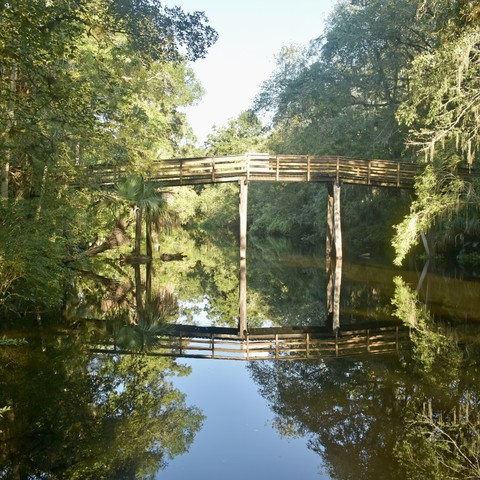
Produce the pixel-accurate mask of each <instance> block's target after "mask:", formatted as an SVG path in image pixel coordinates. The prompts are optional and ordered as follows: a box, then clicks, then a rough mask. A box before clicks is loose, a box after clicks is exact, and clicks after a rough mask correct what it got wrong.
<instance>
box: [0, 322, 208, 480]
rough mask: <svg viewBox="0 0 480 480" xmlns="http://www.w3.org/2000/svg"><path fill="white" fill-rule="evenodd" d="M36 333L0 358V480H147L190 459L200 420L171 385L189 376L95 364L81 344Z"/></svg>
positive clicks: (142, 363)
mask: <svg viewBox="0 0 480 480" xmlns="http://www.w3.org/2000/svg"><path fill="white" fill-rule="evenodd" d="M39 333H40V334H41V335H42V337H43V338H41V339H36V338H33V337H31V338H32V340H31V341H30V342H29V345H28V347H17V348H16V349H15V352H8V353H7V352H6V351H5V350H2V351H0V355H1V356H2V362H1V365H2V367H1V368H0V385H1V389H0V391H1V393H0V397H1V398H0V402H1V404H2V405H5V404H6V405H7V406H8V407H9V411H7V412H6V413H5V414H4V418H2V419H0V422H1V430H2V437H1V438H0V442H1V445H2V447H1V448H0V452H1V453H0V463H1V464H2V472H1V474H0V475H2V476H3V477H2V478H11V477H13V476H14V475H17V476H20V477H22V478H27V477H32V476H35V477H41V478H52V479H53V478H55V479H64V478H65V479H67V478H68V479H72V478H75V479H90V478H92V479H93V478H105V479H109V478H112V479H113V478H153V475H155V473H156V472H157V471H158V469H160V468H162V467H164V466H165V465H166V463H167V462H168V460H169V459H170V458H173V457H174V456H176V455H179V454H182V453H184V452H185V451H186V450H187V449H188V447H189V445H190V444H191V442H192V441H193V437H194V435H195V433H196V432H197V431H198V430H199V429H200V427H201V424H202V421H203V416H202V415H201V413H200V412H199V411H198V409H196V408H195V407H188V406H187V405H186V404H185V397H184V395H183V394H182V393H181V392H179V391H178V390H176V389H174V388H173V386H172V384H171V381H170V377H172V376H174V375H185V374H188V373H189V372H188V369H186V368H185V367H182V366H180V365H176V364H175V363H174V362H173V361H171V360H169V359H163V360H162V359H153V358H146V357H143V356H123V357H121V356H108V355H105V356H98V355H93V354H92V353H88V352H86V351H84V350H83V351H82V348H81V343H80V342H81V341H82V338H79V339H78V340H80V342H78V340H75V339H74V337H73V335H68V334H63V335H61V336H57V337H55V336H53V335H52V334H51V333H50V332H47V331H44V332H39ZM77 336H78V332H77ZM80 337H81V336H80Z"/></svg>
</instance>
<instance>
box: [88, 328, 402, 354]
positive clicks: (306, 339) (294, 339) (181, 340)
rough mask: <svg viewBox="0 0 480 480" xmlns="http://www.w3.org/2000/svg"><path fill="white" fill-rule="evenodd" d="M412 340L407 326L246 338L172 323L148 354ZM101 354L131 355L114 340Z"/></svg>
mask: <svg viewBox="0 0 480 480" xmlns="http://www.w3.org/2000/svg"><path fill="white" fill-rule="evenodd" d="M408 344H409V330H408V329H407V328H405V327H402V326H398V325H390V326H383V327H379V326H371V328H367V327H365V326H361V327H350V328H348V329H347V330H343V331H341V332H338V331H337V332H335V333H332V331H331V330H329V329H327V328H325V327H290V328H288V327H287V328H285V327H282V328H255V329H251V330H250V331H249V333H248V335H246V336H242V335H239V333H238V330H236V329H233V328H221V327H194V326H187V325H172V326H171V332H170V334H169V335H162V336H158V337H156V339H155V341H154V342H153V343H152V345H151V347H150V348H149V349H148V355H153V356H172V357H182V358H213V359H223V360H245V361H250V360H303V359H319V358H328V357H345V356H354V355H374V354H383V353H393V352H398V351H399V350H400V349H401V348H402V347H405V346H408ZM93 351H95V352H98V353H132V352H129V351H126V350H122V349H121V347H119V346H117V345H115V344H114V343H111V344H110V345H108V348H106V346H104V347H102V348H96V349H93Z"/></svg>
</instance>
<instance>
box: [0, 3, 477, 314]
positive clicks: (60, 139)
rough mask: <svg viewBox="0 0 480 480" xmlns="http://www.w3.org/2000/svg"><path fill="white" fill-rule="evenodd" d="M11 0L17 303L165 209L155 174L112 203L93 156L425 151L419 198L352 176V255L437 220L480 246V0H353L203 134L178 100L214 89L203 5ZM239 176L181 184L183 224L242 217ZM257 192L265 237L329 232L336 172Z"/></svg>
mask: <svg viewBox="0 0 480 480" xmlns="http://www.w3.org/2000/svg"><path fill="white" fill-rule="evenodd" d="M0 14H1V16H0V24H1V28H0V51H1V65H0V109H1V111H2V115H1V116H0V129H1V137H0V150H1V166H2V168H1V171H2V176H1V203H0V210H1V211H0V218H1V227H2V228H1V230H0V236H1V238H0V274H1V275H0V279H1V280H0V293H1V295H2V298H3V300H2V301H3V302H4V301H5V298H6V297H8V296H9V295H10V298H11V299H14V300H15V303H16V304H17V307H18V309H19V310H21V309H22V308H23V307H21V304H22V302H23V303H24V307H26V306H27V305H28V304H29V303H31V300H32V298H33V297H34V296H35V297H36V298H35V303H36V305H37V306H38V305H44V306H49V305H50V304H51V303H52V301H53V303H56V302H58V301H59V300H58V299H60V298H62V294H61V292H62V291H63V285H64V282H65V279H66V278H68V277H69V275H70V273H71V270H72V268H71V267H72V266H75V267H76V268H79V266H78V261H82V262H85V261H86V259H89V258H91V257H93V256H94V255H95V254H96V253H98V251H105V250H108V249H110V248H112V247H115V246H117V243H120V244H122V243H125V242H123V241H121V242H118V237H115V239H114V238H113V237H112V233H114V232H115V231H116V232H117V233H118V231H119V230H120V231H121V232H122V235H123V238H124V240H125V241H127V240H128V238H129V237H132V238H133V237H134V236H135V233H134V232H133V231H132V229H134V230H135V231H136V232H137V234H136V235H137V237H139V236H140V234H141V227H140V224H141V223H143V220H144V218H143V215H144V214H143V209H144V208H145V209H146V210H145V212H146V213H145V217H146V219H147V222H146V223H147V225H149V224H151V223H152V221H151V220H152V219H151V218H150V216H151V215H152V214H153V211H151V212H150V213H149V207H148V205H150V206H153V205H154V204H156V205H157V207H158V206H159V205H160V203H161V202H159V201H158V199H157V200H155V199H153V197H152V195H150V198H148V195H147V192H148V189H149V186H148V185H145V191H143V193H142V194H141V195H140V193H139V192H132V191H130V192H125V188H124V189H123V190H124V191H123V193H122V192H120V194H119V195H115V197H116V200H115V202H113V201H111V199H109V198H105V197H106V195H105V194H103V193H101V192H99V191H98V190H96V189H95V188H91V187H95V186H94V185H89V182H88V169H89V168H90V169H94V168H95V167H97V166H100V165H101V166H109V167H111V168H113V169H118V168H121V167H127V168H128V169H129V171H130V173H131V174H137V175H138V174H142V173H145V172H147V171H148V166H149V164H150V163H151V162H152V161H154V160H157V159H160V158H167V157H172V156H180V155H181V156H188V155H193V154H196V155H198V154H200V155H201V154H209V155H212V154H213V155H226V154H230V153H239V152H242V151H247V150H248V151H252V150H256V151H259V150H268V151H271V152H275V153H294V154H295V153H299V154H301V153H310V154H339V155H342V154H345V155H351V156H360V157H366V158H386V159H400V160H402V159H403V160H409V161H411V160H413V161H418V162H426V163H428V168H427V170H426V173H425V175H424V176H423V177H421V178H420V179H419V181H418V185H417V191H416V195H415V201H414V202H413V203H412V204H411V199H410V195H408V194H406V193H405V192H397V191H385V190H382V189H362V188H348V187H345V188H344V189H343V200H344V201H343V204H344V211H343V218H344V230H345V233H346V234H345V235H344V238H345V241H346V242H347V244H346V247H345V250H346V252H347V253H348V254H350V255H356V254H362V253H365V252H372V253H374V252H376V251H379V250H380V249H382V250H384V249H385V248H386V247H387V248H390V251H391V252H392V258H393V250H392V249H391V247H390V245H391V242H392V238H393V246H394V248H395V252H396V262H397V263H400V262H401V261H402V260H403V259H404V258H405V255H406V254H407V253H408V252H409V251H410V250H411V249H412V247H414V246H415V245H416V244H417V242H418V238H419V235H420V234H421V233H425V234H428V238H429V242H430V246H431V248H432V250H434V251H436V252H437V253H446V254H455V255H457V254H459V253H462V254H464V256H463V258H467V259H468V258H469V255H471V254H472V252H473V253H475V249H476V246H477V244H478V241H477V240H478V237H479V234H480V221H479V216H478V196H477V185H476V182H475V181H474V180H472V181H468V182H467V181H465V180H462V179H460V178H459V177H458V176H457V175H456V169H457V167H458V166H460V165H461V166H469V167H470V168H472V169H474V170H475V169H477V166H476V157H477V156H478V125H479V121H478V108H479V97H478V70H479V67H480V58H479V35H480V33H479V27H480V21H479V11H478V6H477V5H476V4H475V2H469V1H463V0H458V1H454V2H452V1H447V0H425V1H419V0H402V1H401V2H398V1H393V0H388V1H379V0H369V1H357V0H349V1H342V2H340V3H339V4H338V6H337V8H336V10H335V11H334V12H333V14H332V15H331V17H330V20H329V22H328V25H327V28H326V31H325V33H324V34H323V35H322V36H321V37H319V38H317V39H315V40H313V41H312V42H311V44H310V45H309V47H308V48H305V47H302V48H300V47H295V46H290V47H284V48H283V49H282V50H281V51H280V52H279V54H278V58H277V64H278V66H277V68H276V70H275V71H274V72H273V74H272V76H271V77H270V78H269V79H268V80H267V81H266V82H265V83H264V85H263V87H262V89H261V91H260V92H259V94H258V96H257V98H256V101H255V104H254V105H253V106H252V110H250V111H246V112H243V113H241V114H240V115H239V117H238V118H237V119H233V120H232V121H231V122H230V123H229V124H228V125H226V126H225V127H221V128H217V129H215V130H214V131H213V132H212V133H211V135H210V136H209V137H208V140H207V142H206V144H205V146H204V148H203V149H199V148H198V147H195V146H193V145H194V137H193V134H192V132H191V130H190V129H189V127H188V125H187V123H186V119H185V116H184V114H182V113H181V111H180V107H182V106H185V105H189V104H191V103H192V102H194V101H196V100H198V99H199V98H200V96H201V86H200V85H198V83H197V82H196V80H195V78H194V76H193V73H192V70H191V68H190V66H189V65H190V64H189V62H191V61H195V60H196V59H197V58H201V57H203V56H205V55H206V54H207V50H208V48H209V46H211V45H212V44H213V43H214V42H215V40H216V38H217V35H216V32H215V31H214V30H213V29H212V28H211V27H210V26H209V25H208V20H207V18H206V17H205V15H204V14H203V13H200V12H194V13H191V14H190V13H185V12H183V11H182V10H181V9H179V8H172V9H169V8H164V7H163V6H162V5H161V3H159V2H157V1H155V2H143V1H140V2H132V1H122V2H120V1H107V0H95V1H94V2H83V1H81V0H78V1H75V2H55V3H51V2H32V1H30V0H24V1H21V2H16V4H15V6H13V5H12V4H11V3H9V2H3V3H2V4H1V10H0ZM264 114H268V116H269V118H270V119H271V121H270V122H269V124H268V125H267V126H266V127H263V126H262V124H261V122H260V121H259V118H261V117H262V115H264ZM139 178H140V177H137V179H139ZM72 183H74V184H76V185H80V186H82V185H83V186H85V187H87V188H77V189H72V188H69V187H67V185H69V184H72ZM134 183H135V182H134ZM142 188H143V187H142ZM234 188H235V187H234V186H223V187H216V188H204V189H197V190H191V189H183V190H182V191H181V192H175V193H172V194H169V195H170V197H169V198H170V200H171V198H172V197H175V202H174V205H173V209H174V210H175V211H176V215H177V216H176V218H177V222H176V223H177V224H178V223H184V224H187V223H189V224H190V225H192V224H194V223H195V222H196V223H197V224H198V225H203V227H202V228H208V227H209V226H210V227H212V226H216V227H218V226H221V227H222V228H223V229H230V227H234V226H235V224H236V222H237V218H236V215H237V213H236V212H237V208H236V205H235V201H236V199H235V195H231V193H232V190H233V189H234ZM127 190H128V189H127ZM150 193H151V194H155V192H154V191H151V192H150ZM139 195H140V196H139ZM108 197H110V195H108ZM140 197H141V198H140ZM163 199H164V200H165V194H164V195H163ZM152 202H153V203H152ZM250 204H251V207H250V231H251V232H252V233H253V234H256V235H272V234H273V235H275V234H277V235H278V234H280V235H286V236H290V237H293V238H296V239H298V240H302V241H307V242H309V241H310V242H313V241H314V242H318V240H319V239H320V238H321V237H322V236H323V233H324V228H325V227H324V223H325V222H324V221H323V217H322V214H321V212H322V211H323V210H324V208H325V191H324V189H323V187H322V186H310V185H255V186H254V187H253V188H252V193H251V195H250ZM410 204H411V206H410ZM167 205H170V207H168V208H170V210H171V209H172V202H171V201H168V202H166V201H164V202H163V207H164V208H163V210H162V211H165V209H168V208H167ZM157 207H155V208H154V210H156V211H157V213H156V214H155V215H156V217H157V218H158V208H157ZM409 208H410V213H408V209H409ZM139 211H140V214H139V215H137V213H138V212H139ZM319 212H320V215H319ZM129 213H131V214H133V215H137V217H136V220H130V219H129ZM163 218H164V220H165V218H166V217H165V215H163ZM172 218H173V217H172ZM178 219H180V220H178ZM160 223H161V222H160ZM160 223H159V222H158V221H157V222H156V224H157V225H159V224H160ZM167 223H168V222H167ZM170 223H172V222H170ZM173 223H175V222H173ZM394 224H396V225H397V227H396V231H395V230H393V229H392V225H394ZM231 229H232V230H233V228H231ZM148 235H149V229H148V228H147V236H148ZM150 235H151V232H150ZM116 241H117V243H116ZM138 242H139V240H137V243H136V244H135V247H134V252H135V253H136V254H137V255H138V254H139V253H140V243H138ZM147 243H148V242H147ZM99 247H100V248H99ZM96 249H98V250H96ZM147 249H148V247H147ZM85 252H87V254H85ZM147 254H148V252H147ZM75 262H77V264H75ZM80 267H81V268H83V267H84V265H83V264H82V265H81V266H80ZM19 292H22V293H21V294H20V293H19ZM33 292H35V293H33ZM12 295H13V297H12ZM52 299H54V300H52Z"/></svg>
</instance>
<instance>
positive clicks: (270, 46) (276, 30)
mask: <svg viewBox="0 0 480 480" xmlns="http://www.w3.org/2000/svg"><path fill="white" fill-rule="evenodd" d="M336 3H337V1H336V0H295V1H293V0H201V1H198V0H168V1H165V2H164V4H165V5H166V6H179V7H181V8H182V9H183V10H184V11H186V12H192V11H196V10H200V11H204V12H205V14H206V16H207V17H208V19H209V21H210V25H211V26H212V27H214V28H215V29H216V30H217V32H218V34H219V39H218V41H217V43H216V44H215V45H214V46H213V47H212V48H211V49H210V51H209V54H208V56H207V57H206V58H205V59H203V60H199V61H197V62H195V64H194V65H193V67H194V70H195V72H196V74H197V77H198V78H199V80H200V82H201V84H202V85H203V87H204V89H205V90H206V94H205V96H204V97H203V99H202V101H201V102H200V104H199V105H197V106H195V107H191V108H189V109H187V116H188V119H189V122H190V124H191V125H192V127H193V129H194V131H195V133H196V134H197V136H198V138H199V142H200V143H203V141H204V140H205V138H206V135H207V134H208V133H209V132H210V131H211V129H212V126H213V125H216V126H218V127H220V126H223V125H225V124H226V123H227V122H228V120H230V119H232V118H235V117H236V116H237V115H238V114H239V113H240V112H241V111H243V110H245V109H247V108H249V107H250V105H251V102H252V100H253V98H254V96H255V95H256V94H257V93H258V91H259V88H260V85H261V84H262V82H263V81H264V80H266V79H267V78H268V77H269V75H270V73H271V72H272V71H273V69H274V66H275V61H274V56H275V54H277V53H278V52H279V51H280V49H281V47H282V46H284V45H290V44H299V45H306V44H307V43H308V42H309V41H310V40H312V39H314V38H317V37H318V36H320V35H321V34H322V32H323V27H324V24H325V21H326V20H327V18H328V15H329V14H330V13H331V12H332V11H333V8H334V5H335V4H336Z"/></svg>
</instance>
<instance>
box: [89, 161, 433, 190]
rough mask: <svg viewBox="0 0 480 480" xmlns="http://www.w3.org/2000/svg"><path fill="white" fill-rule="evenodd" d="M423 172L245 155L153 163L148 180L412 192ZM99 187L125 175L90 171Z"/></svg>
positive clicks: (380, 164) (403, 166) (410, 167)
mask: <svg viewBox="0 0 480 480" xmlns="http://www.w3.org/2000/svg"><path fill="white" fill-rule="evenodd" d="M423 170H424V167H423V166H422V165H419V164H415V163H410V162H397V161H393V160H365V159H359V158H348V157H336V156H308V155H268V154H246V155H239V156H227V157H207V158H178V159H169V160H160V161H158V162H155V163H154V164H153V165H152V167H151V169H150V171H149V172H148V175H147V176H148V178H149V179H150V180H153V181H155V182H157V183H158V184H159V186H181V185H196V184H214V183H225V182H237V181H239V180H240V179H247V180H248V181H254V182H311V183H323V182H333V181H338V182H343V183H350V184H358V185H372V186H380V187H395V188H412V187H413V185H414V182H415V177H416V176H417V175H419V174H420V173H422V172H423ZM92 173H93V175H94V178H96V180H97V182H98V183H100V184H103V185H108V184H113V183H115V182H116V181H118V179H119V178H120V177H121V176H122V174H123V175H124V174H125V171H121V170H120V171H119V170H114V169H110V170H109V169H107V168H101V169H100V168H99V169H98V170H96V171H93V172H92V171H91V172H90V174H92Z"/></svg>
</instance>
